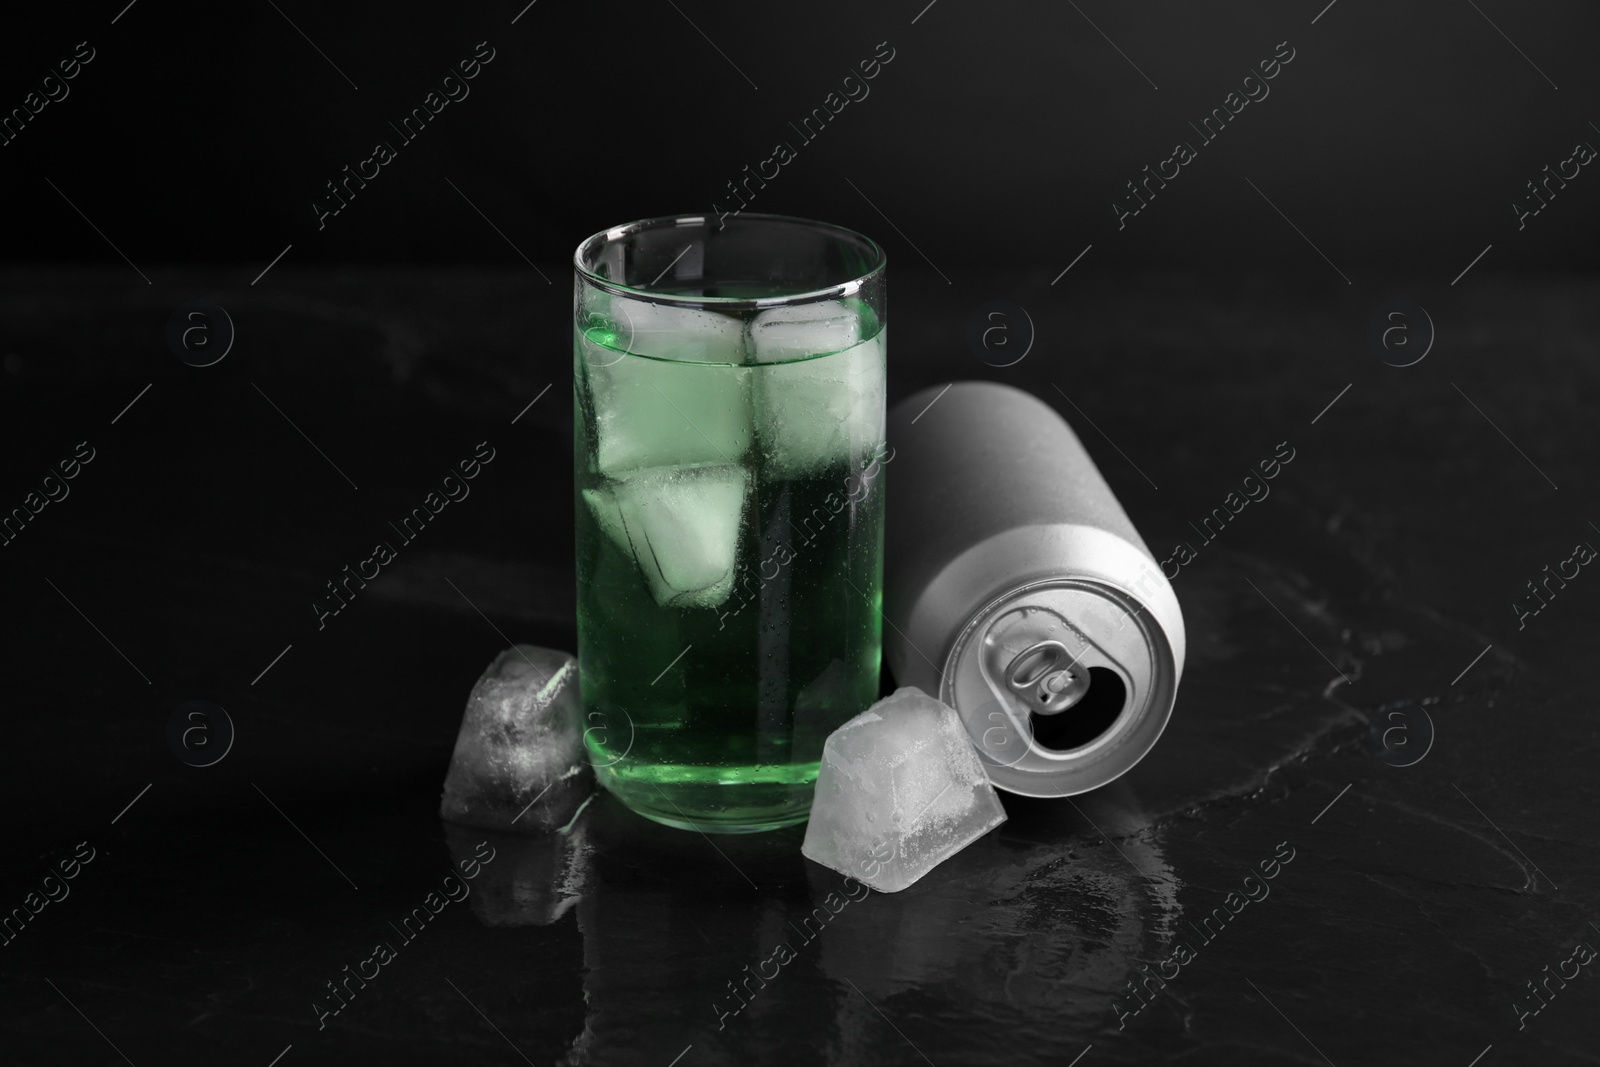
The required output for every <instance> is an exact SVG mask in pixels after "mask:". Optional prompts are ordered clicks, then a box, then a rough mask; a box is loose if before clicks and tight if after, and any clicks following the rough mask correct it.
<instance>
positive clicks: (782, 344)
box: [749, 300, 862, 363]
mask: <svg viewBox="0 0 1600 1067" xmlns="http://www.w3.org/2000/svg"><path fill="white" fill-rule="evenodd" d="M861 340H862V338H861V311H860V310H859V308H858V306H857V304H854V303H851V302H849V301H845V300H819V301H817V302H815V303H811V304H797V305H793V306H788V307H775V308H770V309H768V310H766V311H760V312H757V313H756V316H755V318H753V319H751V320H750V346H749V351H750V356H751V358H752V359H753V360H754V361H755V362H757V363H776V362H781V361H783V360H790V359H805V358H807V357H809V356H817V355H821V354H823V353H825V352H843V351H844V350H845V349H847V348H852V347H854V346H855V345H858V344H860V343H861Z"/></svg>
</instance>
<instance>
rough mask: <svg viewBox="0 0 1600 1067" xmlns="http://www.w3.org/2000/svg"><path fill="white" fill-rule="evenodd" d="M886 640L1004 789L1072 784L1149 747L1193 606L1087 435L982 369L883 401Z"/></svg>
mask: <svg viewBox="0 0 1600 1067" xmlns="http://www.w3.org/2000/svg"><path fill="white" fill-rule="evenodd" d="M888 440H889V445H890V447H891V449H892V451H891V454H890V456H889V458H888V463H889V466H890V467H891V468H892V469H889V470H887V471H885V481H884V485H885V494H886V495H885V510H886V515H887V520H886V523H887V524H886V530H885V546H884V547H885V553H884V567H885V570H884V594H883V596H884V609H883V610H884V617H885V619H886V620H888V622H889V625H888V627H887V628H886V629H885V631H884V655H885V658H886V659H887V660H888V663H889V667H890V669H891V670H892V671H893V672H894V676H895V679H896V681H897V682H898V683H899V684H901V685H914V686H916V687H918V688H919V689H922V690H923V691H925V692H927V693H936V694H938V696H939V699H941V700H943V701H944V702H945V703H946V704H949V705H950V706H951V707H953V708H955V709H956V711H957V712H958V713H960V715H961V718H962V721H963V722H964V723H965V724H966V727H967V731H968V733H969V734H970V735H971V736H972V740H973V743H974V744H975V745H976V746H977V748H978V751H979V753H980V754H981V755H982V757H983V759H984V763H985V765H986V767H987V768H988V772H989V778H990V780H991V781H992V782H993V783H994V784H995V785H996V786H997V787H998V788H1001V789H1005V790H1007V791H1009V792H1012V793H1020V794H1022V795H1023V796H1036V797H1060V796H1071V795H1073V794H1076V793H1082V792H1085V791H1087V790H1090V789H1095V788H1098V787H1099V786H1102V785H1105V784H1106V783H1107V782H1110V781H1112V780H1113V779H1115V778H1117V777H1118V776H1120V775H1122V774H1124V773H1126V772H1127V771H1128V770H1129V769H1130V768H1131V767H1133V765H1134V764H1136V763H1138V762H1139V761H1140V760H1141V759H1143V758H1144V756H1145V754H1146V753H1148V752H1149V751H1150V749H1151V748H1152V747H1153V746H1154V745H1155V743H1156V741H1157V740H1158V739H1159V738H1160V737H1161V732H1162V730H1163V729H1165V728H1166V725H1167V720H1168V719H1169V718H1170V717H1171V715H1172V704H1173V700H1174V699H1175V697H1176V696H1177V691H1178V680H1179V678H1180V677H1181V676H1182V674H1183V656H1184V646H1185V639H1184V630H1183V613H1182V612H1181V611H1180V610H1179V608H1178V599H1177V597H1176V596H1174V595H1173V592H1172V586H1171V585H1170V584H1169V583H1168V581H1167V579H1166V576H1165V575H1163V574H1162V572H1161V568H1160V566H1159V565H1158V564H1157V563H1156V560H1155V557H1154V556H1152V555H1151V554H1150V550H1149V549H1148V548H1146V547H1145V543H1144V541H1143V539H1141V538H1140V537H1139V533H1138V531H1137V530H1135V529H1134V528H1133V524H1132V523H1131V522H1129V521H1128V516H1127V514H1126V513H1125V512H1124V511H1123V510H1122V505H1120V504H1118V503H1117V498H1116V497H1115V496H1114V495H1112V492H1111V487H1110V486H1109V485H1107V484H1106V481H1105V479H1104V478H1103V477H1101V475H1100V471H1099V470H1098V469H1097V468H1096V467H1095V465H1094V461H1093V460H1091V459H1090V458H1089V454H1088V453H1087V452H1086V451H1084V448H1083V445H1082V443H1081V442H1079V440H1078V438H1077V435H1076V434H1074V433H1073V432H1072V429H1071V427H1069V426H1068V425H1067V424H1066V422H1065V421H1064V420H1063V419H1062V418H1061V416H1060V415H1058V414H1056V412H1055V411H1054V410H1053V409H1052V408H1051V407H1050V406H1049V405H1048V404H1045V403H1044V402H1043V401H1041V400H1039V399H1038V398H1036V397H1034V396H1031V395H1029V394H1028V393H1025V392H1022V391H1021V390H1019V389H1013V388H1011V387H1010V386H1005V385H996V384H993V383H989V382H957V383H955V384H953V385H951V386H949V387H948V388H947V389H946V390H945V391H944V392H943V393H942V394H941V392H940V391H939V388H937V387H935V388H930V389H925V390H923V391H922V392H920V393H917V394H915V395H914V396H911V397H908V398H907V399H906V400H904V401H902V402H901V403H899V404H897V405H896V406H895V407H894V408H893V409H892V410H891V411H890V412H889V433H888Z"/></svg>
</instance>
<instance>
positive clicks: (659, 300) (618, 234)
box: [572, 211, 889, 310]
mask: <svg viewBox="0 0 1600 1067" xmlns="http://www.w3.org/2000/svg"><path fill="white" fill-rule="evenodd" d="M712 217H713V216H712V215H710V214H705V213H701V214H695V215H688V214H685V215H656V216H653V217H651V218H645V219H636V220H634V221H633V222H625V223H623V224H622V225H620V226H612V227H609V228H608V229H604V230H601V231H600V232H599V233H596V234H591V235H590V236H588V237H586V238H584V239H583V240H582V241H580V242H578V247H577V249H576V251H574V252H573V254H572V266H573V268H574V270H576V271H577V274H578V277H580V278H582V279H583V280H584V281H585V282H586V283H587V284H589V285H592V286H594V287H595V288H597V289H601V290H604V291H605V292H608V293H611V294H613V295H616V296H626V297H631V298H633V299H636V300H645V301H648V302H650V303H653V304H667V305H672V306H677V307H706V306H712V307H718V308H726V309H728V310H746V309H756V308H772V307H784V306H787V305H791V304H808V303H811V302H813V301H817V300H836V299H840V298H843V297H847V296H854V295H855V294H856V293H858V292H860V291H861V289H862V288H863V287H864V286H865V285H866V284H867V282H869V281H871V280H872V279H874V278H876V277H878V276H879V275H881V274H883V272H884V269H885V268H886V267H887V266H888V265H889V257H888V254H887V253H885V252H884V250H883V247H882V246H881V245H879V244H878V242H876V241H874V240H873V239H872V238H870V237H868V236H867V235H866V234H864V233H861V232H860V231H858V230H852V229H850V228H849V227H848V226H840V225H839V224H838V223H834V222H821V221H819V220H817V219H804V218H800V217H798V216H795V215H778V214H773V213H770V212H762V211H741V212H740V213H739V214H738V216H737V218H736V219H735V220H734V221H749V222H781V223H790V224H797V225H801V226H807V227H810V228H812V229H814V230H817V231H819V232H824V233H832V234H835V235H838V236H842V237H846V238H851V239H854V240H856V241H860V242H862V243H863V244H864V245H866V247H867V248H869V249H871V251H872V253H873V256H874V258H873V263H872V268H871V269H870V270H867V271H865V272H863V273H861V274H858V275H856V276H855V277H854V278H851V279H849V280H848V281H844V282H841V283H839V284H837V285H830V286H826V287H824V288H821V289H808V290H805V291H803V292H796V293H786V294H784V295H783V296H771V297H760V298H756V299H752V298H749V297H738V296H693V295H689V294H679V293H664V292H659V291H657V290H654V289H641V288H638V287H636V286H631V285H623V284H621V283H620V282H617V281H615V280H614V279H611V278H603V277H601V276H600V275H598V274H596V273H595V272H594V271H592V270H590V269H589V268H588V267H587V266H585V265H584V255H585V253H588V252H592V251H593V250H594V249H596V248H598V247H599V246H600V245H601V244H603V243H605V242H608V241H616V240H620V239H621V238H623V237H627V236H630V235H632V234H636V233H642V232H644V231H646V230H653V229H666V228H668V227H678V226H695V225H700V226H704V225H705V224H706V223H707V222H708V221H709V220H710V219H711V218H712Z"/></svg>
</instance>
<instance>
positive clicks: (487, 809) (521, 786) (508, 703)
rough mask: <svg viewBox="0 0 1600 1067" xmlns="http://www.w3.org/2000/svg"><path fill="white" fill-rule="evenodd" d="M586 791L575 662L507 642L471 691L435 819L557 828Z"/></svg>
mask: <svg viewBox="0 0 1600 1067" xmlns="http://www.w3.org/2000/svg"><path fill="white" fill-rule="evenodd" d="M593 791H594V770H593V769H592V768H591V767H590V766H589V760H588V756H587V754H586V752H585V749H584V744H583V707H582V703H581V700H580V697H579V692H578V661H577V660H575V659H573V658H572V657H571V656H569V655H568V654H567V653H565V652H557V651H555V650H553V649H548V648H539V647H538V646H536V645H514V646H513V647H511V648H508V649H507V650H506V651H504V652H502V653H500V655H498V656H496V657H495V659H494V662H493V663H491V664H489V668H488V670H486V671H484V672H483V676H482V677H481V678H479V679H478V682H477V684H476V685H474V686H473V687H472V694H471V695H470V696H469V697H468V698H467V708H466V711H465V713H463V715H462V717H461V731H460V733H458V734H457V735H456V748H455V753H454V755H452V756H451V757H450V770H449V772H448V773H447V774H446V775H445V779H444V799H443V801H442V802H441V803H440V805H439V815H440V817H441V818H444V819H447V820H449V821H450V822H454V823H461V824H464V825H467V826H483V827H488V828H489V829H493V830H505V831H507V832H510V833H526V834H534V833H541V832H544V831H547V830H551V829H555V828H557V827H560V826H562V825H564V824H565V823H566V822H567V821H568V820H570V819H571V818H572V816H573V814H574V813H575V812H576V811H577V810H578V808H579V806H580V805H582V804H583V802H584V800H586V799H587V798H588V797H589V795H590V794H591V793H592V792H593Z"/></svg>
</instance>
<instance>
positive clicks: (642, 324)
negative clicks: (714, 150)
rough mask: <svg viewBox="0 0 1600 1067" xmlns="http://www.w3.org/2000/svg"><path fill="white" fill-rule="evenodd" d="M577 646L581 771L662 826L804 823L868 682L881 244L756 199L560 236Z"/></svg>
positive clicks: (876, 622)
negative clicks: (722, 211)
mask: <svg viewBox="0 0 1600 1067" xmlns="http://www.w3.org/2000/svg"><path fill="white" fill-rule="evenodd" d="M576 267H577V277H576V284H575V296H574V306H573V312H574V320H573V349H574V358H573V401H574V423H575V449H574V452H575V457H576V468H577V496H576V507H577V523H578V526H577V549H578V661H579V667H580V671H581V678H582V687H583V701H584V711H585V714H586V715H587V717H588V727H589V728H588V730H587V731H586V733H585V740H586V742H587V744H588V746H589V750H590V754H591V757H592V762H593V763H594V764H595V767H596V769H597V771H598V773H599V777H600V781H601V783H602V784H603V785H604V786H605V787H606V788H607V789H609V790H611V791H612V792H613V793H615V794H616V795H617V796H618V797H619V798H620V799H621V800H622V801H623V802H624V803H625V804H627V805H628V806H629V807H631V808H632V809H633V810H635V811H637V812H639V813H640V814H642V815H645V816H648V817H649V818H652V819H655V820H656V821H658V822H663V823H666V824H668V825H670V826H679V827H684V828H694V829H699V830H708V831H710V830H720V831H724V832H731V833H739V832H748V831H754V830H765V829H770V828H773V827H777V826H785V825H788V824H791V823H797V822H803V821H804V820H805V818H806V815H807V813H808V812H809V810H810V807H811V793H812V787H813V784H814V783H815V781H816V776H817V764H818V760H819V759H820V758H821V754H822V743H823V741H824V740H825V739H826V738H827V736H828V734H829V733H830V732H832V731H833V730H834V729H835V728H836V727H837V726H839V725H840V724H841V723H843V722H844V721H845V720H846V719H848V718H850V717H851V716H852V715H854V714H856V713H857V712H859V711H861V710H862V709H863V708H865V707H867V705H869V704H871V703H872V702H873V701H874V700H875V699H876V698H877V693H878V657H879V644H880V618H881V616H880V615H879V613H878V608H879V601H880V585H881V581H882V552H883V467H884V464H885V463H886V462H887V461H888V459H889V456H888V453H887V452H886V450H885V448H884V353H885V343H886V338H885V333H884V311H885V302H884V255H883V252H882V250H881V249H879V248H878V246H877V245H875V244H874V243H873V242H872V241H870V240H868V239H867V238H865V237H863V236H861V235H860V234H858V233H854V232H852V231H850V230H845V229H842V228H840V227H837V226H829V225H825V224H823V223H818V222H808V221H804V220H801V219H789V218H783V217H780V216H775V215H754V214H743V215H740V216H737V217H735V218H732V219H724V220H722V221H718V220H716V219H714V218H709V217H704V216H685V217H679V218H660V219H647V220H645V221H642V222H635V223H631V224H629V225H626V226H619V227H616V228H615V229H611V230H606V231H605V232H603V233H598V234H595V235H594V236H593V237H591V238H589V239H588V240H587V241H584V242H583V243H582V244H581V245H579V246H578V251H577V255H576Z"/></svg>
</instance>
